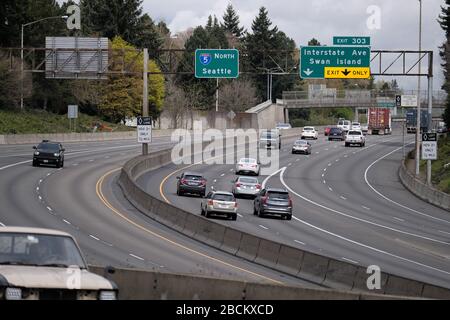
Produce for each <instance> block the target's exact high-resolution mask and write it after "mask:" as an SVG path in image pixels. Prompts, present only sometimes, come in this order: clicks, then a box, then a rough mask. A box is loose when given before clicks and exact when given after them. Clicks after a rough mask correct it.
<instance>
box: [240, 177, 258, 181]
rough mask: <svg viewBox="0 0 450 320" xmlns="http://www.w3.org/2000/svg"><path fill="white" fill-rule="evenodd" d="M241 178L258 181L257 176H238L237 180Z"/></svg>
mask: <svg viewBox="0 0 450 320" xmlns="http://www.w3.org/2000/svg"><path fill="white" fill-rule="evenodd" d="M241 179H252V180H256V181H258V178H256V177H249V176H239V177H238V180H241Z"/></svg>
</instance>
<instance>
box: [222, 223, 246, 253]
mask: <svg viewBox="0 0 450 320" xmlns="http://www.w3.org/2000/svg"><path fill="white" fill-rule="evenodd" d="M241 239H242V232H240V231H238V230H235V229H231V228H226V229H225V234H224V236H223V242H222V245H221V246H220V249H221V250H223V251H225V252H228V253H231V254H236V252H237V251H238V249H239V246H240V245H241Z"/></svg>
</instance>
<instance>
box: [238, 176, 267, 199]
mask: <svg viewBox="0 0 450 320" xmlns="http://www.w3.org/2000/svg"><path fill="white" fill-rule="evenodd" d="M232 183H233V188H232V193H233V194H234V196H235V197H237V196H252V197H254V196H256V194H258V193H259V192H260V191H261V184H259V181H258V179H257V178H253V177H238V178H236V180H234V181H232Z"/></svg>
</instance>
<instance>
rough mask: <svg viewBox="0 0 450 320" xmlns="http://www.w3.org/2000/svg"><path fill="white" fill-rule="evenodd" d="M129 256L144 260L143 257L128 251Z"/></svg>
mask: <svg viewBox="0 0 450 320" xmlns="http://www.w3.org/2000/svg"><path fill="white" fill-rule="evenodd" d="M130 256H132V257H133V258H136V259H138V260H141V261H144V260H145V259H144V258H141V257H139V256H137V255H135V254H132V253H130Z"/></svg>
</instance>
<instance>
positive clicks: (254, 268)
mask: <svg viewBox="0 0 450 320" xmlns="http://www.w3.org/2000/svg"><path fill="white" fill-rule="evenodd" d="M63 145H64V147H65V148H66V154H65V166H64V168H62V169H56V168H54V167H50V166H49V167H32V166H31V159H32V153H33V149H32V145H2V146H0V190H1V192H0V204H1V205H0V226H1V225H7V226H28V227H43V228H53V229H58V230H63V231H66V232H69V233H70V234H72V235H73V236H75V238H76V239H77V241H78V243H79V244H80V247H81V249H82V251H83V253H84V254H85V256H86V258H87V261H88V263H89V264H91V265H100V266H106V265H112V266H115V267H126V268H139V269H146V270H156V271H161V272H174V273H179V274H190V275H201V276H208V277H214V278H223V279H237V280H245V281H256V282H264V283H278V284H289V285H302V286H306V287H317V285H314V284H311V283H309V282H307V281H301V280H299V279H298V278H294V277H290V276H288V275H286V274H283V273H280V272H277V271H274V270H271V269H268V268H265V267H261V266H258V265H254V264H252V263H250V262H248V261H245V260H243V259H241V258H238V257H234V256H232V255H229V254H227V253H224V252H221V251H218V250H216V249H213V248H211V247H209V246H206V245H203V244H201V243H199V242H197V241H195V240H192V239H190V238H188V237H186V236H183V235H181V234H179V233H177V232H174V231H173V230H170V229H168V228H166V227H164V226H162V225H160V224H159V223H157V222H155V221H153V220H151V219H149V218H147V217H145V216H143V215H142V214H141V213H140V212H138V211H137V210H136V209H135V208H134V207H132V206H131V205H130V204H129V203H128V201H127V200H126V199H124V197H123V195H122V192H121V190H120V188H119V187H118V185H117V183H116V180H117V177H118V173H119V169H120V168H121V166H122V165H123V164H124V163H125V162H126V161H127V160H128V159H130V158H132V157H134V156H136V155H138V154H139V153H140V152H141V147H140V144H137V143H136V141H135V140H125V141H105V142H90V143H88V142H86V143H82V142H80V143H64V144H63ZM170 145H171V142H170V139H169V137H161V138H155V139H154V140H153V143H152V144H151V145H150V150H159V149H162V148H168V147H169V146H170Z"/></svg>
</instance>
